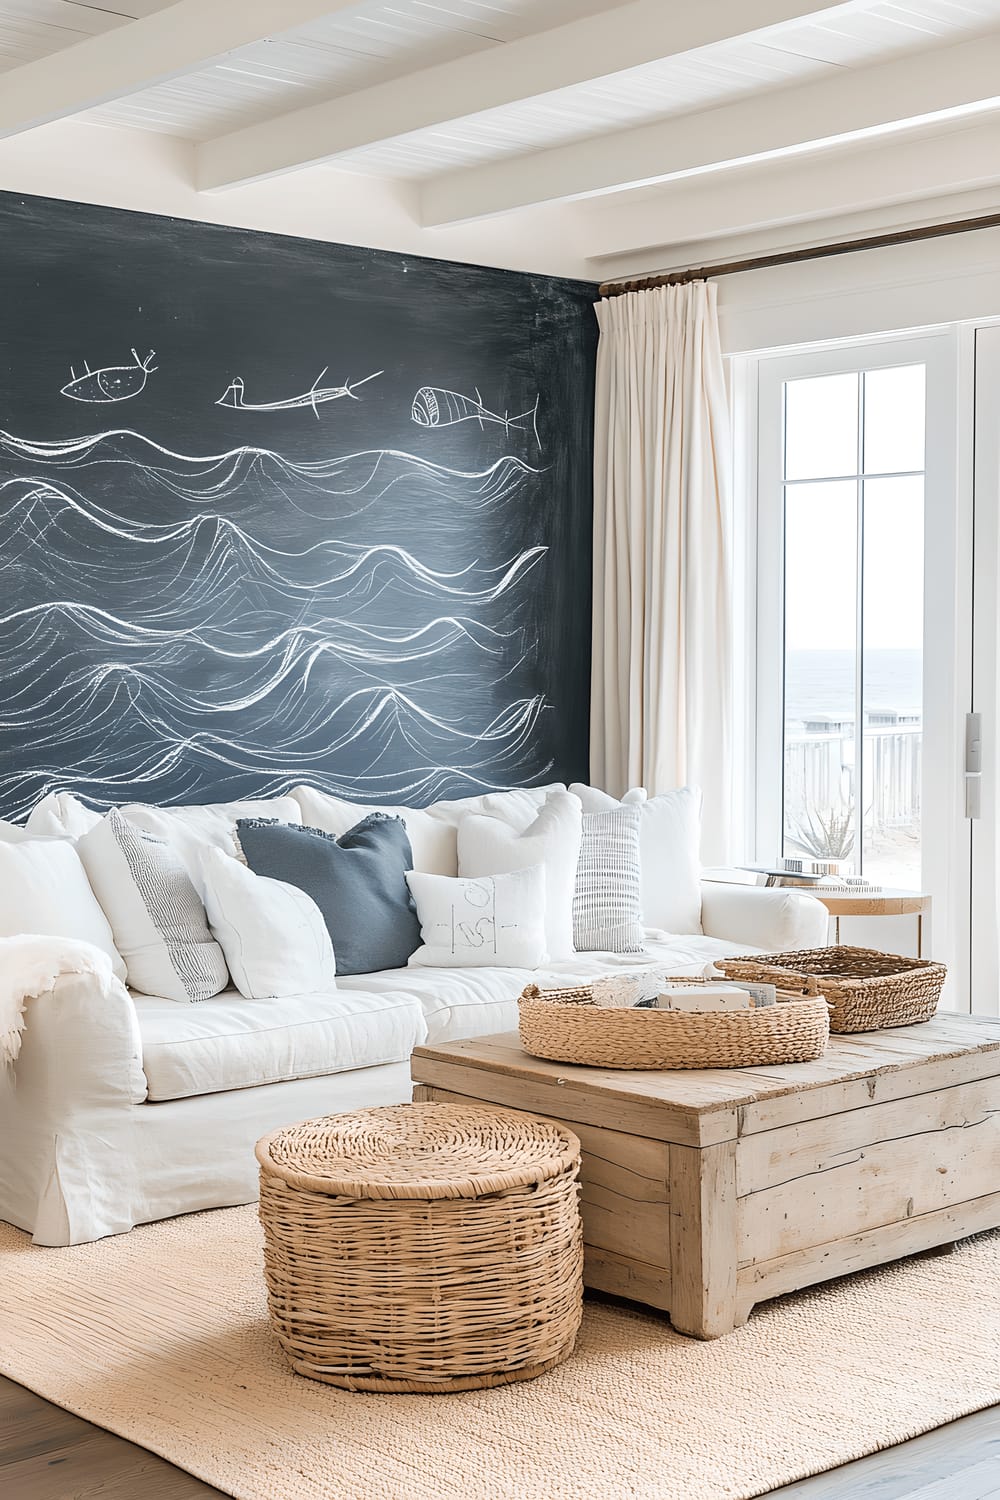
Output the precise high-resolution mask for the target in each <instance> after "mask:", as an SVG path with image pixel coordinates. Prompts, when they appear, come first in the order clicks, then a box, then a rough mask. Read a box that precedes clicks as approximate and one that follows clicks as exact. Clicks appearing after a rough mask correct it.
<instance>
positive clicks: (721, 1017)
mask: <svg viewBox="0 0 1000 1500" xmlns="http://www.w3.org/2000/svg"><path fill="white" fill-rule="evenodd" d="M518 1029H519V1031H520V1034H521V1045H522V1046H523V1047H524V1049H525V1051H526V1052H530V1053H531V1054H532V1056H534V1057H547V1058H550V1059H551V1060H552V1061H554V1062H570V1063H585V1064H588V1065H589V1066H591V1067H598V1068H755V1067H760V1066H762V1065H763V1064H765V1063H786V1062H807V1061H809V1059H810V1058H814V1057H821V1056H822V1054H823V1052H824V1051H825V1049H826V1044H827V1041H828V1039H829V1036H830V1023H829V1008H828V1006H827V1003H826V1001H825V1000H824V999H823V998H822V996H814V997H812V998H810V999H806V1000H803V999H802V998H801V996H799V995H790V996H787V997H786V996H782V997H781V1003H779V1004H778V1005H769V1006H764V1007H761V1008H760V1009H759V1010H731V1011H711V1012H709V1013H707V1014H702V1015H697V1014H690V1013H687V1012H683V1011H669V1010H639V1009H630V1008H624V1009H622V1008H619V1007H617V1006H604V1005H595V1003H594V992H593V990H592V988H591V987H590V985H582V986H580V987H578V988H574V989H560V990H540V989H539V988H538V986H537V985H534V984H529V985H528V987H527V989H526V990H525V991H524V992H523V994H522V995H521V998H520V1000H519V1002H518Z"/></svg>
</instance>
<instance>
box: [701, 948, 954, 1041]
mask: <svg viewBox="0 0 1000 1500" xmlns="http://www.w3.org/2000/svg"><path fill="white" fill-rule="evenodd" d="M716 966H717V967H718V968H720V969H722V970H723V971H724V972H725V973H726V974H727V975H728V976H729V978H730V979H757V980H761V981H763V982H765V983H767V984H778V985H781V987H782V988H783V989H786V990H794V991H795V992H796V993H797V994H800V995H818V994H821V993H822V994H824V995H825V996H826V998H827V1000H828V1001H829V1002H830V1005H831V1007H832V1010H831V1014H830V1030H831V1031H835V1032H838V1033H839V1032H850V1031H881V1030H882V1029H883V1028H885V1027H887V1026H912V1025H913V1024H914V1023H915V1022H917V1021H929V1020H930V1018H931V1016H932V1015H933V1014H934V1012H935V1011H936V1010H937V1006H938V1001H939V1000H940V998H941V986H942V985H943V984H944V979H945V974H946V972H947V970H946V969H945V966H944V964H936V963H931V962H930V961H929V960H928V959H920V958H902V957H899V956H897V955H896V954H893V953H879V952H877V951H876V950H875V949H873V948H807V949H803V951H802V952H800V953H768V954H766V955H761V956H760V957H756V956H755V957H752V958H727V959H719V960H717V961H716Z"/></svg>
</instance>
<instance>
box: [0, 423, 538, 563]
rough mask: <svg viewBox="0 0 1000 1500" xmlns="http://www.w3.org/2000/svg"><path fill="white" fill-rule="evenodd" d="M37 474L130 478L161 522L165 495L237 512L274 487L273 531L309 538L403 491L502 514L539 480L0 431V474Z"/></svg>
mask: <svg viewBox="0 0 1000 1500" xmlns="http://www.w3.org/2000/svg"><path fill="white" fill-rule="evenodd" d="M10 465H16V466H17V469H18V471H20V469H21V467H22V465H29V466H30V467H31V470H32V473H35V474H37V472H38V465H44V466H45V468H46V469H56V470H66V469H88V470H93V471H94V473H95V475H96V477H98V478H101V479H102V480H103V479H104V476H105V475H113V474H114V473H115V472H116V470H118V471H120V470H125V471H127V472H128V489H129V493H130V495H131V496H132V499H133V501H134V500H135V498H136V491H137V490H138V491H141V492H142V493H143V494H151V495H154V496H155V497H156V499H157V502H158V503H157V510H158V512H160V513H162V507H163V501H164V497H165V495H166V494H167V493H169V494H172V495H175V496H176V497H177V498H178V499H180V500H182V501H185V502H187V503H188V504H190V505H216V506H219V505H221V504H222V503H223V502H224V501H229V500H235V501H236V502H237V505H239V504H240V502H244V503H245V502H246V500H247V498H248V497H252V496H254V495H255V494H257V493H258V492H259V490H260V488H261V487H262V486H265V485H266V486H267V487H268V489H269V490H270V491H271V492H272V494H273V495H274V497H275V498H276V499H277V500H278V501H279V502H280V504H278V505H276V506H273V507H271V508H270V509H269V512H268V514H269V517H270V519H271V522H272V524H280V523H281V521H282V520H284V522H285V524H286V527H287V529H288V534H289V535H291V534H292V533H293V532H294V534H295V535H296V536H301V533H302V527H301V518H302V517H303V516H308V517H311V518H313V519H315V520H317V521H333V520H337V521H343V520H350V519H352V518H353V517H356V516H360V515H361V514H363V513H364V512H366V511H372V510H374V509H375V508H376V507H377V506H378V505H379V504H380V503H381V502H382V501H384V500H386V499H388V498H395V497H394V495H393V492H394V491H395V490H397V489H403V490H405V492H406V497H407V501H408V503H409V504H410V505H412V504H413V502H414V501H415V500H416V499H420V500H427V501H428V502H431V501H433V502H438V501H440V502H443V503H446V504H451V505H458V506H461V507H463V508H465V507H468V508H469V509H472V510H490V509H493V508H495V507H498V506H500V505H502V504H504V503H505V502H506V501H507V500H509V499H511V498H512V497H513V496H514V495H516V493H517V492H518V491H519V490H520V488H521V486H522V485H523V484H524V483H525V482H526V481H527V480H528V479H529V478H531V477H533V476H534V475H536V474H539V473H540V472H541V470H539V469H535V468H532V467H531V465H530V464H527V463H525V462H524V460H523V459H520V458H516V457H515V456H514V455H513V454H509V453H508V454H504V455H503V457H501V458H498V459H496V460H495V461H494V462H493V463H491V464H488V465H487V466H486V467H485V468H483V469H454V468H449V467H448V466H447V465H445V464H438V463H433V462H432V461H431V460H429V459H426V458H420V457H418V456H417V455H416V454H413V453H407V452H405V451H403V450H402V449H397V448H374V449H362V450H359V451H358V452H355V453H347V454H338V455H336V456H334V457H332V458H323V459H314V460H311V461H307V462H296V461H293V460H292V459H290V458H285V457H284V455H283V454H281V453H277V452H275V451H274V449H272V448H262V447H256V446H251V445H240V446H239V447H234V448H228V449H226V450H224V451H223V452H222V453H207V454H187V453H178V452H176V451H175V450H174V449H172V448H165V447H164V446H163V445H162V444H161V443H157V442H154V441H153V439H152V438H148V437H145V436H144V435H143V434H142V433H140V432H136V431H134V430H133V429H131V428H127V427H121V428H113V429H111V430H110V431H107V432H96V433H90V434H89V435H87V436H86V437H80V438H64V439H62V440H57V441H54V442H30V441H27V440H25V439H24V438H18V437H15V436H14V435H13V434H12V433H8V432H4V431H2V430H0V473H3V472H5V471H9V466H10Z"/></svg>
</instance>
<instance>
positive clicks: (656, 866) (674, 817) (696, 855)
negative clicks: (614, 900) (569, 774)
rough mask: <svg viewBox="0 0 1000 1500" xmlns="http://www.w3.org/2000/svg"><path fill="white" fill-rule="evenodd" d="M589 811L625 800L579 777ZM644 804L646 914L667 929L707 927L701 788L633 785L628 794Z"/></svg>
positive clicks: (646, 920)
mask: <svg viewBox="0 0 1000 1500" xmlns="http://www.w3.org/2000/svg"><path fill="white" fill-rule="evenodd" d="M570 791H572V792H575V793H576V795H577V796H578V797H579V798H580V801H581V802H582V804H583V810H584V812H588V813H589V812H605V811H606V810H607V809H609V808H612V807H618V806H619V805H620V804H619V802H618V799H617V798H616V797H611V796H609V795H608V793H607V792H602V791H599V790H598V789H597V787H592V786H583V785H582V784H580V783H574V784H573V786H571V787H570ZM622 802H623V803H625V805H626V806H638V808H639V854H640V860H641V863H642V920H643V924H644V925H645V926H646V927H656V928H661V929H662V930H663V931H665V932H674V933H682V934H685V933H688V934H690V933H698V932H701V791H700V789H699V788H698V787H694V786H684V787H681V788H680V789H679V790H678V791H676V792H663V793H661V795H660V796H658V797H647V795H646V792H645V791H644V789H643V788H642V787H633V788H632V790H631V791H629V792H626V793H625V796H624V797H623V798H622Z"/></svg>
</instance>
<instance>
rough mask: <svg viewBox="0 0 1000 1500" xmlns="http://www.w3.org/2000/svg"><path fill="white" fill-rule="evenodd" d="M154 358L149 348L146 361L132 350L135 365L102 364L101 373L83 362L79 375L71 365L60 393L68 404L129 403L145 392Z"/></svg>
mask: <svg viewBox="0 0 1000 1500" xmlns="http://www.w3.org/2000/svg"><path fill="white" fill-rule="evenodd" d="M154 355H155V350H153V349H150V351H149V353H148V354H147V355H146V358H145V359H140V358H139V356H138V354H136V352H135V350H134V349H133V350H132V358H133V360H134V361H135V363H134V364H131V365H105V366H104V368H103V369H101V370H92V369H91V368H90V366H89V365H88V364H87V361H86V360H84V362H83V374H82V375H78V374H77V373H76V371H75V370H74V369H73V366H72V365H70V367H69V375H70V378H69V383H68V384H67V385H64V386H63V388H62V390H61V391H60V392H59V394H60V396H68V397H69V399H70V400H71V401H91V402H107V401H131V399H132V397H133V396H138V395H139V393H140V391H143V390H145V388H146V380H147V378H148V376H150V375H152V373H153V371H154V370H156V369H157V368H158V366H157V365H154V364H153V363H152V360H153V358H154Z"/></svg>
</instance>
